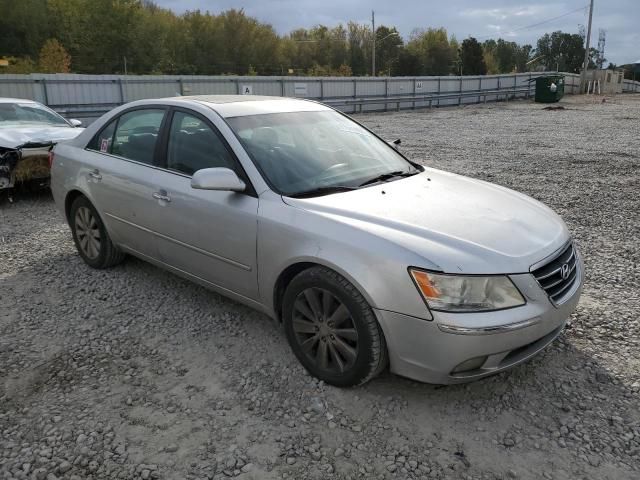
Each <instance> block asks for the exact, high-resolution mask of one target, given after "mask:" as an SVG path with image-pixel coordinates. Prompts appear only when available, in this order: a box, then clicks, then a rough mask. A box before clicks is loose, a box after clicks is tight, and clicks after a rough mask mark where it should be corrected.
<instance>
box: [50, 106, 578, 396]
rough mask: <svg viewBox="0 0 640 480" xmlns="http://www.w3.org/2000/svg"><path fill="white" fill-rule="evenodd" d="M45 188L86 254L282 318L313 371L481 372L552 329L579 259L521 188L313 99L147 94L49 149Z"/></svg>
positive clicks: (521, 355)
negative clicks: (449, 168) (397, 139)
mask: <svg viewBox="0 0 640 480" xmlns="http://www.w3.org/2000/svg"><path fill="white" fill-rule="evenodd" d="M52 162H53V163H52V184H51V186H52V191H53V194H54V198H55V200H56V203H57V205H58V208H59V209H60V211H61V212H62V214H63V215H64V217H65V218H66V220H67V221H68V223H69V225H70V227H71V231H72V234H73V239H74V241H75V244H76V246H77V249H78V252H79V254H80V256H81V257H82V258H83V260H84V261H85V262H86V263H87V264H88V265H90V266H91V267H94V268H107V267H111V266H113V265H116V264H117V263H119V262H121V261H122V260H123V259H124V257H125V254H131V255H135V256H137V257H139V258H142V259H144V260H147V261H149V262H151V263H153V264H155V265H158V266H160V267H162V268H165V269H167V270H169V271H171V272H173V273H175V274H177V275H180V276H183V277H185V278H188V279H190V280H193V281H194V282H197V283H199V284H201V285H204V286H206V287H208V288H211V289H213V290H216V291H218V292H220V293H222V294H223V295H226V296H228V297H231V298H233V299H235V300H237V301H239V302H242V303H244V304H247V305H249V306H251V307H254V308H256V309H258V310H260V311H262V312H264V313H266V314H267V315H269V316H271V317H273V318H275V319H277V320H278V321H279V322H281V323H282V325H283V328H284V331H285V333H286V337H287V339H288V341H289V343H290V345H291V348H292V350H293V352H294V353H295V355H296V356H297V358H298V359H299V361H300V362H301V363H302V364H303V365H304V367H305V368H306V369H307V370H308V371H309V372H310V373H311V374H313V375H315V376H316V377H318V378H320V379H322V380H324V381H325V382H327V383H330V384H333V385H337V386H350V385H357V384H361V383H364V382H366V381H368V380H369V379H371V378H372V377H374V376H375V375H376V374H377V373H379V372H380V371H382V370H383V369H384V368H385V367H387V365H388V366H389V367H390V369H391V371H392V372H395V373H397V374H399V375H403V376H406V377H410V378H413V379H416V380H420V381H424V382H430V383H443V384H448V383H457V382H464V381H469V380H472V379H477V378H480V377H483V376H486V375H490V374H493V373H496V372H499V371H501V370H504V369H507V368H509V367H512V366H514V365H517V364H519V363H521V362H523V361H525V360H527V359H529V358H531V357H532V356H533V355H535V354H536V353H538V352H540V351H541V350H542V349H543V348H544V347H545V346H546V345H548V344H549V343H550V342H552V341H553V340H554V339H555V338H556V337H557V336H558V335H559V334H560V332H561V331H562V329H563V327H564V325H565V322H566V319H567V317H568V316H569V315H570V314H571V312H572V311H573V310H574V308H575V306H576V304H577V303H578V299H579V296H580V291H581V289H582V283H583V277H584V275H583V265H582V261H581V256H580V254H579V252H578V250H577V248H576V246H575V244H574V243H573V242H572V240H571V237H570V234H569V232H568V230H567V227H566V226H565V224H564V222H563V221H562V220H561V219H560V217H558V216H557V215H556V214H555V213H554V212H552V211H551V210H550V209H549V208H547V207H545V206H544V205H542V204H541V203H539V202H537V201H535V200H533V199H531V198H529V197H527V196H525V195H522V194H520V193H517V192H514V191H511V190H508V189H506V188H503V187H499V186H497V185H492V184H489V183H485V182H482V181H479V180H474V179H471V178H466V177H462V176H459V175H454V174H451V173H447V172H444V171H441V170H436V169H433V168H427V167H424V166H421V165H419V164H416V163H413V162H411V161H410V160H408V159H406V158H405V157H404V156H403V155H402V154H401V153H400V152H399V151H398V150H397V148H396V146H395V145H393V144H389V143H387V142H385V141H383V140H381V139H380V138H379V137H377V136H376V135H375V134H374V133H372V132H371V131H369V130H367V129H366V128H364V127H363V126H361V125H360V124H358V123H357V122H355V121H354V120H352V119H350V118H349V117H347V116H345V115H343V114H341V113H339V112H337V111H335V110H332V109H331V108H329V107H326V106H324V105H321V104H319V103H316V102H312V101H303V100H294V99H283V98H272V97H256V96H237V97H236V96H199V97H179V98H168V99H160V100H144V101H138V102H134V103H130V104H127V105H124V106H122V107H120V108H117V109H115V110H113V111H112V112H110V113H108V114H107V115H105V116H103V117H102V118H100V119H99V120H98V121H96V122H95V123H93V124H92V125H91V126H90V127H88V128H87V129H86V130H85V131H84V132H83V133H82V134H81V135H79V136H78V137H77V138H75V139H74V140H71V141H69V142H66V143H61V144H59V145H57V146H56V147H55V150H54V155H53V158H52Z"/></svg>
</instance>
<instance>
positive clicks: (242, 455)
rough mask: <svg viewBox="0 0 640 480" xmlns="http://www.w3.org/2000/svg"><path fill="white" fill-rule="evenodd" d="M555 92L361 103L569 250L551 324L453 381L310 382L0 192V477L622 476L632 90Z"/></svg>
mask: <svg viewBox="0 0 640 480" xmlns="http://www.w3.org/2000/svg"><path fill="white" fill-rule="evenodd" d="M563 104H564V106H565V107H566V110H564V111H553V112H550V111H544V110H542V106H541V105H536V104H533V103H529V102H524V101H518V102H510V103H500V104H487V105H480V106H467V107H464V108H443V109H434V110H431V111H427V110H423V111H411V112H403V113H388V114H369V115H362V116H359V117H358V119H359V120H360V121H363V122H364V123H365V124H367V125H368V126H370V127H372V128H373V129H374V130H376V131H378V132H380V133H381V134H382V136H383V137H385V138H388V139H395V138H397V137H400V138H402V140H403V144H402V147H403V150H404V151H405V152H406V153H407V154H408V155H409V156H410V157H411V158H413V159H415V160H418V161H420V162H423V163H426V164H429V165H431V166H435V167H438V168H443V169H446V170H450V171H454V172H457V173H462V174H465V175H470V176H472V177H477V178H482V179H486V180H489V181H492V182H496V183H498V184H501V185H505V186H508V187H511V188H514V189H516V190H519V191H522V192H525V193H527V194H529V195H531V196H533V197H535V198H537V199H539V200H542V201H543V202H545V203H547V204H548V205H549V206H551V207H552V208H554V209H555V210H556V211H557V212H558V213H559V214H560V215H562V216H563V217H564V219H565V220H566V222H567V223H568V225H569V228H570V229H571V231H572V232H573V233H574V235H575V237H576V239H577V242H578V244H579V246H580V248H581V250H582V251H583V253H584V256H585V262H586V267H587V281H586V286H585V292H584V296H583V298H582V300H581V302H580V305H579V307H578V309H577V311H576V313H575V314H574V315H573V316H572V318H571V320H570V324H569V326H568V327H567V329H566V331H565V333H564V334H563V335H562V336H561V337H560V339H559V340H558V341H557V342H556V343H554V344H553V345H552V346H551V347H549V348H548V349H547V350H545V351H544V352H543V353H542V354H541V355H539V356H538V357H536V358H535V359H534V360H533V361H531V362H529V363H527V364H525V365H523V366H520V367H518V368H516V369H514V370H511V371H509V372H507V373H503V374H500V375H497V376H494V377H491V378H488V379H485V380H482V381H479V382H476V383H472V384H468V385H460V386H448V387H438V386H433V385H424V384H419V383H416V382H412V381H409V380H405V379H402V378H399V377H395V376H393V375H390V374H389V373H384V374H383V375H382V376H381V377H380V378H378V379H376V380H374V381H372V382H371V383H370V384H367V385H366V386H364V387H361V388H355V389H348V390H340V389H336V388H333V387H329V386H326V385H323V384H321V383H319V382H318V381H316V380H314V379H313V378H311V377H310V376H309V375H307V374H306V373H305V372H304V371H303V369H302V368H301V367H300V366H299V364H298V362H297V361H296V360H295V358H294V356H293V354H292V353H291V352H290V351H289V348H288V346H287V343H286V340H285V338H284V335H283V333H282V332H281V331H280V330H279V329H278V328H277V327H275V326H274V325H273V323H272V322H271V321H270V320H268V319H267V318H266V317H264V316H263V315H261V314H259V313H256V312H254V311H252V310H250V309H248V308H246V307H244V306H241V305H238V304H236V303H234V302H232V301H230V300H227V299H225V298H223V297H221V296H219V295H217V294H215V293H211V292H208V291H206V290H204V289H202V288H200V287H198V286H195V285H193V284H190V283H188V282H187V281H184V280H181V279H179V278H177V277H175V276H173V275H171V274H169V273H166V272H163V271H161V270H158V269H157V268H155V267H152V266H150V265H148V264H145V263H143V262H141V261H138V260H136V259H128V260H127V261H126V262H125V263H124V264H123V265H121V266H119V267H116V268H114V269H112V270H108V271H95V270H91V269H89V268H88V267H86V266H85V265H84V264H83V263H82V261H81V259H80V257H79V256H78V255H77V254H76V252H75V249H74V246H73V243H72V240H71V235H70V232H69V230H68V228H67V226H66V224H64V223H63V221H62V220H61V218H60V217H59V216H58V215H57V213H56V212H55V210H54V205H53V202H52V201H51V199H50V197H48V196H47V195H24V196H23V197H22V198H18V201H17V203H15V204H13V205H9V204H6V203H5V204H3V205H1V206H0V478H1V479H3V480H5V479H7V480H9V479H32V478H33V479H38V480H45V479H46V480H55V479H63V478H64V479H84V478H93V479H111V478H122V479H131V478H142V479H147V478H163V479H174V478H175V479H183V478H186V479H211V478H216V479H217V478H226V477H238V478H243V479H275V478H290V479H306V478H309V479H331V478H339V479H349V478H351V479H355V478H380V479H386V478H398V479H415V478H421V479H422V478H428V479H433V478H451V479H503V478H505V479H515V478H521V479H538V478H546V479H634V478H635V479H637V478H640V408H639V407H640V359H639V358H640V357H639V355H638V351H639V350H638V348H639V346H640V341H639V338H640V337H639V333H640V322H639V320H638V311H639V310H640V298H639V293H638V292H639V287H640V278H639V275H638V262H639V260H640V240H639V239H640V200H639V198H640V170H639V168H640V95H625V96H618V97H616V98H615V99H608V100H607V102H606V103H601V102H600V101H599V100H598V101H596V100H595V99H585V98H568V99H567V100H566V101H565V102H563ZM417 207H418V208H419V206H417Z"/></svg>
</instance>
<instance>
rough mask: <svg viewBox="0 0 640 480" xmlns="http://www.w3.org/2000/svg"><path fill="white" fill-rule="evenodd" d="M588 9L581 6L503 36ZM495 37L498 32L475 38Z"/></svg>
mask: <svg viewBox="0 0 640 480" xmlns="http://www.w3.org/2000/svg"><path fill="white" fill-rule="evenodd" d="M587 8H589V5H583V6H582V7H580V8H576V9H575V10H571V11H570V12H565V13H563V14H562V15H558V16H557V17H553V18H548V19H546V20H542V21H541V22H537V23H532V24H531V25H524V26H522V27H516V28H512V29H511V30H509V31H508V32H505V33H504V34H510V33H514V32H519V31H520V30H528V29H530V28H535V27H539V26H540V25H544V24H546V23H550V22H553V21H555V20H558V19H560V18H564V17H567V16H569V15H571V14H573V13H576V12H579V11H581V10H585V9H587ZM496 35H500V34H499V33H498V32H494V33H491V34H488V35H479V36H477V37H476V38H488V37H495V36H496Z"/></svg>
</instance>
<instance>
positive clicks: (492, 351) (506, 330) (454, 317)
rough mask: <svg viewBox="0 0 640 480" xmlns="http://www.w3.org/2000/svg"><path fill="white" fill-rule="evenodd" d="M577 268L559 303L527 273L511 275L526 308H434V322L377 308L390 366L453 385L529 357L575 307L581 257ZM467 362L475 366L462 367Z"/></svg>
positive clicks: (556, 331)
mask: <svg viewBox="0 0 640 480" xmlns="http://www.w3.org/2000/svg"><path fill="white" fill-rule="evenodd" d="M577 268H578V276H577V278H576V283H575V286H574V287H572V290H573V292H572V294H571V295H570V296H569V297H568V299H567V300H566V301H565V302H564V303H563V304H562V305H558V306H554V305H553V304H552V303H551V302H550V300H549V297H548V296H547V294H546V293H545V292H544V291H543V290H542V289H541V288H540V286H539V285H538V284H537V282H536V280H535V279H534V277H533V276H532V275H531V274H528V273H527V274H521V275H511V279H512V280H513V282H514V283H515V284H516V286H517V287H518V289H519V290H520V292H521V293H522V294H523V295H524V296H525V298H526V300H527V303H526V305H523V306H521V307H516V308H511V309H507V310H500V311H496V312H486V313H444V312H432V313H433V317H434V318H433V320H432V321H428V320H423V319H420V318H416V317H412V316H408V315H403V314H401V313H396V312H390V311H386V310H375V313H376V315H377V316H378V321H379V322H380V325H381V327H382V330H383V332H384V334H385V339H386V341H387V347H388V350H389V360H390V368H391V371H392V372H393V373H396V374H398V375H402V376H404V377H409V378H412V379H414V380H419V381H422V382H427V383H436V384H453V383H463V382H468V381H471V380H475V379H478V378H482V377H485V376H487V375H492V374H495V373H497V372H500V371H503V370H506V369H508V368H511V367H513V366H515V365H518V364H520V363H522V362H524V361H526V360H528V359H529V358H531V357H533V356H535V355H536V354H537V353H539V352H540V351H541V350H542V349H544V348H545V347H546V346H547V345H548V344H550V343H551V342H553V340H555V339H556V337H557V336H558V335H559V334H560V333H561V332H562V330H563V328H564V326H565V323H566V321H567V318H568V317H569V315H570V314H571V313H572V312H573V311H574V309H575V308H576V305H577V304H578V301H579V299H580V293H581V291H582V285H583V282H584V273H583V272H584V267H583V264H582V258H581V257H578V266H577ZM485 357H486V358H485ZM465 362H466V363H467V365H472V366H473V367H472V368H471V369H465V368H464V367H463V368H461V365H464V364H465ZM456 369H457V371H455V372H454V370H456Z"/></svg>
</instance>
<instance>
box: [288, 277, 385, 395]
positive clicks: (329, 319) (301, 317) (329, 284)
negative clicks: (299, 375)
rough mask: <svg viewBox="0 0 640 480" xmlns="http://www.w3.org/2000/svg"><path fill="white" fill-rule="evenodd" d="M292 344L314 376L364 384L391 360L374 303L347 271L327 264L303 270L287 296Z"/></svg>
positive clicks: (339, 383) (340, 384) (338, 382)
mask: <svg viewBox="0 0 640 480" xmlns="http://www.w3.org/2000/svg"><path fill="white" fill-rule="evenodd" d="M283 321H284V328H285V333H286V335H287V340H288V341H289V345H291V348H292V350H293V352H294V354H295V355H296V357H297V358H298V360H299V361H300V362H301V363H302V365H303V366H304V367H305V368H306V369H307V370H308V371H309V372H310V373H311V374H312V375H314V376H315V377H317V378H319V379H321V380H324V381H325V382H326V383H329V384H331V385H335V386H338V387H350V386H353V385H361V384H363V383H366V382H367V381H369V380H370V379H371V378H373V377H374V376H376V375H377V374H378V373H379V372H380V371H382V370H383V369H384V367H385V366H386V364H387V347H386V344H385V340H384V335H383V334H382V331H381V329H380V326H379V325H378V322H377V320H376V318H375V316H374V314H373V312H372V310H371V307H370V306H369V304H368V303H367V301H366V300H365V299H364V297H363V296H362V295H361V294H360V292H358V290H357V289H356V288H355V287H354V286H353V285H352V284H351V283H350V282H349V281H348V280H347V279H345V278H344V277H342V276H341V275H339V274H338V273H336V272H334V271H332V270H329V269H327V268H324V267H313V268H310V269H308V270H305V271H303V272H301V273H299V274H298V275H297V276H296V277H295V278H294V279H293V280H292V281H291V283H290V284H289V286H288V287H287V290H286V292H285V295H284V299H283Z"/></svg>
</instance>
